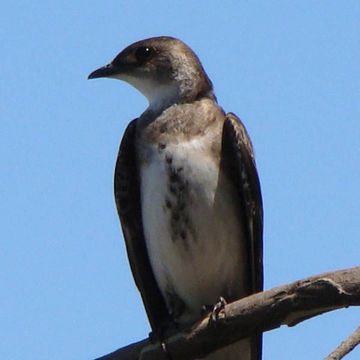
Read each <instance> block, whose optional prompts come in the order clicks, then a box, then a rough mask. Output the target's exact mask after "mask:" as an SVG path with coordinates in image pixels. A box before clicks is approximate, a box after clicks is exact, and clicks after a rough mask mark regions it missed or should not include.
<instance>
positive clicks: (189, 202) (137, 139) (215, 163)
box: [88, 36, 263, 360]
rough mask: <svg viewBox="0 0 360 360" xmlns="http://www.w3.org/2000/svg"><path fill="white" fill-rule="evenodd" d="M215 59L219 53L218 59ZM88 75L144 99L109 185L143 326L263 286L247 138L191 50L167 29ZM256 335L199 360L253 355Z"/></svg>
mask: <svg viewBox="0 0 360 360" xmlns="http://www.w3.org/2000/svg"><path fill="white" fill-rule="evenodd" d="M219 60H220V59H219ZM88 78H89V79H95V78H112V79H118V80H122V81H125V82H127V83H128V84H130V85H132V86H133V87H135V88H136V89H137V90H139V91H140V92H141V93H142V94H143V95H144V96H145V97H146V98H147V99H148V102H149V105H148V107H147V108H146V109H145V111H144V112H143V113H142V114H141V115H140V116H139V117H138V118H136V119H134V120H132V121H131V122H130V123H129V124H128V126H127V128H126V130H125V133H124V136H123V138H122V140H121V144H120V148H119V152H118V157H117V160H116V166H115V175H114V193H115V202H116V206H117V211H118V214H119V218H120V222H121V226H122V230H123V234H124V239H125V244H126V250H127V254H128V259H129V263H130V267H131V270H132V274H133V277H134V280H135V283H136V285H137V287H138V289H139V291H140V294H141V297H142V300H143V303H144V307H145V310H146V313H147V316H148V319H149V322H150V325H151V328H152V330H153V332H154V333H155V334H156V333H158V334H159V333H161V332H162V331H163V329H166V328H169V327H174V326H175V327H176V326H187V325H190V324H193V323H194V322H196V321H198V320H200V319H201V318H202V316H203V311H204V309H207V308H209V307H210V308H211V306H214V304H218V303H219V299H225V301H226V302H232V301H234V300H237V299H239V298H242V297H245V296H248V295H250V294H253V293H256V292H260V291H262V289H263V255H262V253H263V250H262V249H263V205H262V196H261V189H260V181H259V176H258V172H257V169H256V163H255V157H254V151H253V146H252V142H251V140H250V137H249V135H248V132H247V130H246V128H245V126H244V124H243V123H242V121H241V120H240V119H239V118H238V117H237V116H236V115H235V114H234V113H231V112H229V113H226V112H225V111H224V110H223V109H222V107H221V106H220V105H219V104H218V102H217V98H216V96H215V93H214V89H213V85H212V82H211V80H210V79H209V77H208V75H207V74H206V72H205V70H204V68H203V65H202V64H201V62H200V60H199V58H198V56H197V55H196V54H195V52H194V51H193V50H192V49H191V48H190V47H189V46H188V45H186V44H185V43H184V42H183V41H181V40H179V39H176V38H174V37H169V36H159V37H152V38H148V39H144V40H140V41H137V42H135V43H133V44H131V45H129V46H127V47H126V48H125V49H124V50H122V51H121V52H120V53H119V54H118V55H117V56H116V57H115V58H114V59H113V60H112V61H111V62H110V63H109V64H108V65H106V66H103V67H100V68H98V69H97V70H95V71H93V72H92V73H91V74H90V75H89V76H88ZM261 357H262V335H261V333H259V334H256V335H254V336H252V337H250V338H246V339H243V340H240V341H237V342H235V343H233V344H230V345H226V346H225V347H224V348H221V349H219V350H216V351H214V352H213V353H210V354H207V355H206V357H205V358H206V359H207V360H225V359H226V360H235V359H237V360H260V359H261Z"/></svg>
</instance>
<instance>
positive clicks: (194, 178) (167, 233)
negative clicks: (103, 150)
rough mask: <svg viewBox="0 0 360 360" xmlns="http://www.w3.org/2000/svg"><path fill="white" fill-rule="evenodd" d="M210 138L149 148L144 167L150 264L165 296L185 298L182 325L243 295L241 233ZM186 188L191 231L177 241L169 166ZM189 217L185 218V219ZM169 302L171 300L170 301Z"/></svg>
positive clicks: (230, 192)
mask: <svg viewBox="0 0 360 360" xmlns="http://www.w3.org/2000/svg"><path fill="white" fill-rule="evenodd" d="M207 140H208V139H207V138H206V137H203V138H197V139H194V140H191V141H189V142H187V143H176V144H175V143H174V144H167V146H166V148H165V149H164V150H162V151H160V150H159V149H158V147H157V146H156V145H148V147H149V148H148V149H147V153H148V154H149V158H148V161H147V162H146V164H144V165H143V166H142V168H141V196H142V216H143V225H144V232H145V239H146V245H147V248H148V252H149V257H150V262H151V265H152V268H153V271H154V274H155V277H156V280H157V282H158V284H159V287H160V289H161V291H162V293H163V295H164V297H165V298H166V294H167V292H168V291H169V290H171V291H174V292H175V294H176V295H177V296H178V297H180V298H181V300H182V301H184V303H185V304H186V308H187V311H186V313H184V314H182V317H181V318H180V319H179V321H180V322H189V321H193V320H194V319H197V318H198V317H199V316H200V311H201V307H202V306H203V305H211V304H214V303H215V302H217V301H218V299H219V297H220V296H225V292H228V293H237V294H240V293H243V291H244V284H245V278H244V277H245V270H244V264H245V257H244V252H245V249H244V248H243V241H241V239H242V237H243V232H242V229H241V224H240V221H239V218H238V213H237V212H236V207H235V205H234V197H235V191H234V189H233V188H232V187H231V185H230V183H229V182H228V181H227V180H226V179H225V178H223V177H222V176H219V171H218V166H217V164H216V163H215V162H214V161H213V159H212V158H211V156H210V154H211V153H209V151H208V148H207V147H206V146H205V145H206V144H208V141H207ZM169 158H171V159H172V161H171V166H172V167H173V169H174V170H176V169H180V168H181V176H182V177H183V181H185V182H186V184H187V186H188V195H187V198H186V199H185V206H186V207H185V209H184V211H186V212H187V216H188V218H189V219H190V225H189V224H186V223H185V222H184V224H180V227H181V226H184V227H185V229H187V228H186V227H187V226H192V227H193V229H192V232H191V231H190V230H189V231H188V234H189V235H188V236H187V237H186V239H185V240H184V241H181V237H180V238H179V239H178V240H176V241H173V240H174V239H173V229H172V226H174V224H173V222H172V216H173V214H172V213H171V211H170V210H169V208H167V206H166V203H167V202H168V201H169V199H170V200H171V201H173V203H174V201H176V200H174V194H172V193H171V191H170V189H169V181H170V179H169V162H168V159H169ZM184 218H185V217H184ZM167 300H168V299H167Z"/></svg>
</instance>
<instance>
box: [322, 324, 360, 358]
mask: <svg viewBox="0 0 360 360" xmlns="http://www.w3.org/2000/svg"><path fill="white" fill-rule="evenodd" d="M359 343H360V327H358V328H357V329H356V330H355V331H354V332H353V333H352V334H351V335H350V336H349V337H348V338H347V339H346V340H344V341H343V342H342V343H341V344H340V345H339V346H338V347H337V348H336V349H335V350H334V351H333V352H332V353H331V354H330V355H329V356H328V357H326V358H325V360H341V359H342V358H343V357H344V356H345V355H347V354H348V353H349V352H350V351H352V350H354V348H355V347H356V346H357V345H359Z"/></svg>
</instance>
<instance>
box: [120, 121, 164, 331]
mask: <svg viewBox="0 0 360 360" xmlns="http://www.w3.org/2000/svg"><path fill="white" fill-rule="evenodd" d="M135 133H136V120H133V121H132V122H131V123H130V124H129V125H128V127H127V129H126V131H125V134H124V137H123V139H122V141H121V144H120V149H119V154H118V158H117V162H116V168H115V178H114V191H115V201H116V207H117V210H118V213H119V217H120V221H121V227H122V230H123V233H124V238H125V244H126V250H127V254H128V258H129V262H130V267H131V271H132V273H133V277H134V280H135V283H136V285H137V287H138V289H139V291H140V293H141V297H142V300H143V302H144V306H145V309H146V312H147V315H148V318H149V321H150V325H151V327H152V329H153V330H155V331H156V330H159V329H160V328H161V327H162V326H163V325H164V324H166V323H168V321H169V319H168V318H169V315H168V312H167V309H166V305H165V302H164V299H163V297H162V295H161V293H160V290H159V287H158V285H157V283H156V281H155V277H154V274H153V272H152V269H151V265H150V262H149V258H148V255H147V249H146V244H145V239H144V232H143V225H142V216H141V201H140V184H139V174H138V169H137V166H136V164H137V161H136V160H137V159H136V151H135V144H136V141H135Z"/></svg>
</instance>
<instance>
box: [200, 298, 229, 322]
mask: <svg viewBox="0 0 360 360" xmlns="http://www.w3.org/2000/svg"><path fill="white" fill-rule="evenodd" d="M226 304H227V302H226V300H225V299H224V298H223V297H222V296H220V298H219V301H218V302H217V303H216V304H215V305H213V306H210V307H209V306H205V307H203V311H205V310H208V311H207V313H210V319H209V320H210V321H211V322H212V323H214V324H216V323H217V321H218V320H219V314H220V313H221V311H222V310H224V308H225V305H226ZM209 308H210V309H209Z"/></svg>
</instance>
